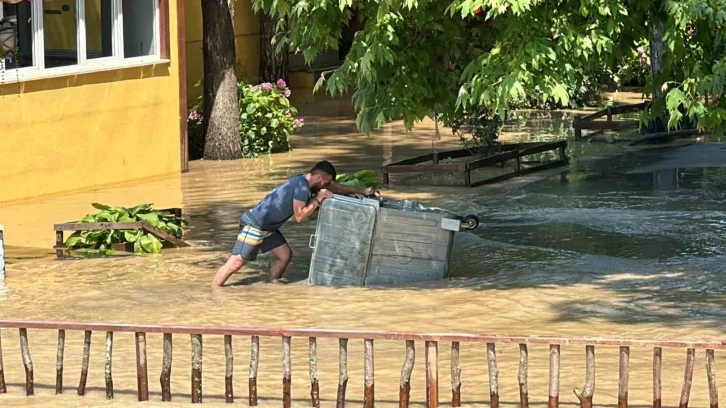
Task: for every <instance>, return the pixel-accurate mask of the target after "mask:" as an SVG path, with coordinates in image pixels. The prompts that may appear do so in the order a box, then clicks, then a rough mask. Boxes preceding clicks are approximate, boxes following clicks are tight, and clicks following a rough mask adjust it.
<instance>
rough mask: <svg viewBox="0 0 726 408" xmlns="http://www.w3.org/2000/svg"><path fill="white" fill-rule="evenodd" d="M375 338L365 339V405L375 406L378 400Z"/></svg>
mask: <svg viewBox="0 0 726 408" xmlns="http://www.w3.org/2000/svg"><path fill="white" fill-rule="evenodd" d="M374 358H375V357H374V349H373V340H371V339H365V340H363V359H364V364H363V367H364V369H363V378H364V388H363V406H364V407H365V408H374V406H375V401H376V391H375V387H376V386H375V372H374Z"/></svg>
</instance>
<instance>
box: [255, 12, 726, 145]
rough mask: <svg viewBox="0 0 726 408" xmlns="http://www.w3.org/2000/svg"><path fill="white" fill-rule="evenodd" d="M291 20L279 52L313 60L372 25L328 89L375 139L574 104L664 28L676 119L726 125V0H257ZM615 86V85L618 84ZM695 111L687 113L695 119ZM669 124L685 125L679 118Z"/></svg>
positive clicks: (655, 85)
mask: <svg viewBox="0 0 726 408" xmlns="http://www.w3.org/2000/svg"><path fill="white" fill-rule="evenodd" d="M253 4H254V7H255V8H256V9H263V10H264V11H265V12H267V13H268V14H271V15H273V16H275V17H279V21H281V22H283V21H286V20H287V21H289V27H290V29H289V30H288V31H286V32H285V35H284V36H283V37H282V38H280V41H279V42H278V44H279V46H283V45H287V46H289V47H290V49H291V50H295V51H300V52H302V54H303V56H304V57H305V59H306V61H308V62H311V61H312V60H313V58H314V57H315V56H316V55H318V54H320V53H321V52H323V51H325V50H327V49H328V48H337V46H338V39H339V37H340V35H341V30H342V27H344V26H345V25H346V24H348V23H349V22H350V19H351V18H352V16H353V12H354V11H355V12H356V15H358V16H361V18H362V19H363V20H365V26H364V28H363V30H362V31H360V32H358V33H357V34H356V36H355V39H354V41H353V45H352V47H351V50H350V52H349V53H348V55H347V57H346V59H345V61H344V62H343V64H342V65H341V66H340V67H339V68H338V69H336V70H334V71H330V72H326V73H324V74H323V75H322V76H321V79H320V81H319V82H318V84H317V85H316V89H318V88H324V89H326V90H327V91H328V92H329V93H331V94H342V93H344V92H347V91H353V101H354V106H355V108H356V110H357V111H358V117H357V124H358V126H359V128H361V129H362V130H363V131H365V132H370V131H371V130H372V129H374V128H376V127H378V126H380V125H382V124H383V123H385V122H387V121H390V120H393V119H403V121H404V123H405V124H406V126H407V127H409V128H410V127H411V126H413V124H414V123H415V122H417V121H419V120H422V119H423V118H425V117H427V116H429V117H433V115H434V112H437V113H441V114H443V115H445V116H446V115H448V116H453V115H459V116H461V117H463V120H466V119H468V118H466V117H465V115H466V112H469V111H471V112H477V113H478V112H485V113H486V114H488V115H493V116H498V117H500V118H503V117H505V112H506V111H507V110H509V109H512V108H513V107H516V106H522V105H537V106H545V105H552V106H562V107H566V106H570V105H573V104H575V103H578V102H581V100H582V98H583V97H584V95H587V94H588V93H591V92H593V91H594V90H596V89H597V85H598V84H597V82H602V81H606V82H609V80H608V78H606V77H608V76H609V77H612V76H613V75H623V76H631V77H633V78H638V79H645V78H643V77H638V75H639V74H640V73H637V74H638V75H636V72H635V67H628V69H631V68H632V69H631V70H632V71H633V72H630V73H628V72H623V71H626V70H621V69H620V68H621V67H624V66H625V65H626V63H627V64H632V63H633V62H636V63H637V60H636V61H633V59H634V58H633V55H632V52H633V50H634V49H635V48H636V47H637V46H638V45H642V43H641V41H642V39H644V38H650V36H649V32H648V30H649V27H652V26H653V24H654V22H659V21H660V22H662V23H663V27H664V38H665V42H666V44H667V50H668V51H667V56H666V58H665V61H664V70H663V73H662V75H660V76H656V77H652V76H650V75H648V76H647V81H648V89H650V90H651V91H652V90H654V89H655V90H659V89H661V88H662V87H663V85H664V84H665V85H666V86H665V89H664V91H665V92H671V91H672V90H673V89H679V90H680V91H681V94H674V95H673V96H671V104H669V105H668V106H665V103H664V102H663V103H662V105H663V106H662V108H663V109H662V110H659V106H658V104H654V107H653V109H654V114H656V115H660V114H661V113H663V112H664V111H666V110H667V111H668V114H669V117H670V118H673V117H678V115H679V114H681V115H686V116H689V117H691V118H692V119H693V120H697V122H698V125H699V127H702V128H709V129H716V130H720V128H721V126H722V123H723V121H724V119H726V111H725V110H724V109H726V96H725V95H724V87H723V83H724V77H726V59H724V49H723V48H724V47H723V44H724V41H723V37H724V36H726V27H724V23H725V22H726V0H659V1H654V0H652V1H641V0H626V1H617V0H574V1H561V2H556V3H553V2H549V1H541V0H393V1H390V0H386V1H383V0H316V1H309V0H254V1H253ZM611 79H612V78H610V80H611ZM683 112H685V113H683ZM670 118H669V121H670V123H671V125H673V124H674V123H676V122H674V121H673V120H670Z"/></svg>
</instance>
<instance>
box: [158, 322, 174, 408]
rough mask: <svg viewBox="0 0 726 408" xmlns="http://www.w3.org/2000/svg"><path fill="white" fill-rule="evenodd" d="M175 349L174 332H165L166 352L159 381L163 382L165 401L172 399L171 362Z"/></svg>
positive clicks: (162, 395)
mask: <svg viewBox="0 0 726 408" xmlns="http://www.w3.org/2000/svg"><path fill="white" fill-rule="evenodd" d="M173 351H174V345H173V344H172V334H171V333H164V354H163V356H162V360H161V375H160V376H159V382H160V383H161V400H162V401H165V402H168V401H171V362H172V354H173Z"/></svg>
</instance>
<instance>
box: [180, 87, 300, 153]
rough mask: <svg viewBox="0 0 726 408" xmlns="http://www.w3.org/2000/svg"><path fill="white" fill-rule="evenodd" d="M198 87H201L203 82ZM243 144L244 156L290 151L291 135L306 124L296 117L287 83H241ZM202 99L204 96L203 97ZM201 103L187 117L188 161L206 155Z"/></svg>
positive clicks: (241, 137)
mask: <svg viewBox="0 0 726 408" xmlns="http://www.w3.org/2000/svg"><path fill="white" fill-rule="evenodd" d="M195 86H201V81H200V82H198V83H197V84H196V85H195ZM237 88H238V90H239V96H240V99H239V109H240V111H239V115H240V143H242V153H243V154H244V156H245V157H257V156H259V155H260V154H266V153H279V152H286V151H289V150H290V136H291V135H292V134H293V133H294V132H295V130H297V129H298V128H300V127H302V126H303V125H304V124H305V120H304V119H303V118H296V117H295V116H296V115H297V109H295V107H293V106H291V105H290V100H289V99H288V98H289V97H290V94H291V91H290V89H289V88H287V84H285V81H283V80H278V81H277V83H275V84H271V83H263V84H260V85H255V86H252V85H245V84H242V83H239V84H238V85H237ZM200 99H201V97H200ZM202 108H203V105H202V101H201V100H200V101H199V102H198V103H197V104H196V105H194V106H193V107H192V108H191V109H190V111H189V116H188V118H187V127H188V132H189V159H190V160H197V159H201V158H202V157H203V156H204V112H203V109H202Z"/></svg>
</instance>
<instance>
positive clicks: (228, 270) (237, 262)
mask: <svg viewBox="0 0 726 408" xmlns="http://www.w3.org/2000/svg"><path fill="white" fill-rule="evenodd" d="M244 263H245V261H244V259H242V257H241V256H239V255H232V256H230V257H229V259H228V260H227V263H225V264H224V265H222V267H221V268H219V270H218V271H217V274H216V275H214V281H212V287H213V288H221V287H222V285H224V282H226V281H227V279H229V277H230V276H232V275H233V274H235V273H237V271H239V270H240V268H242V265H244Z"/></svg>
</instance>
